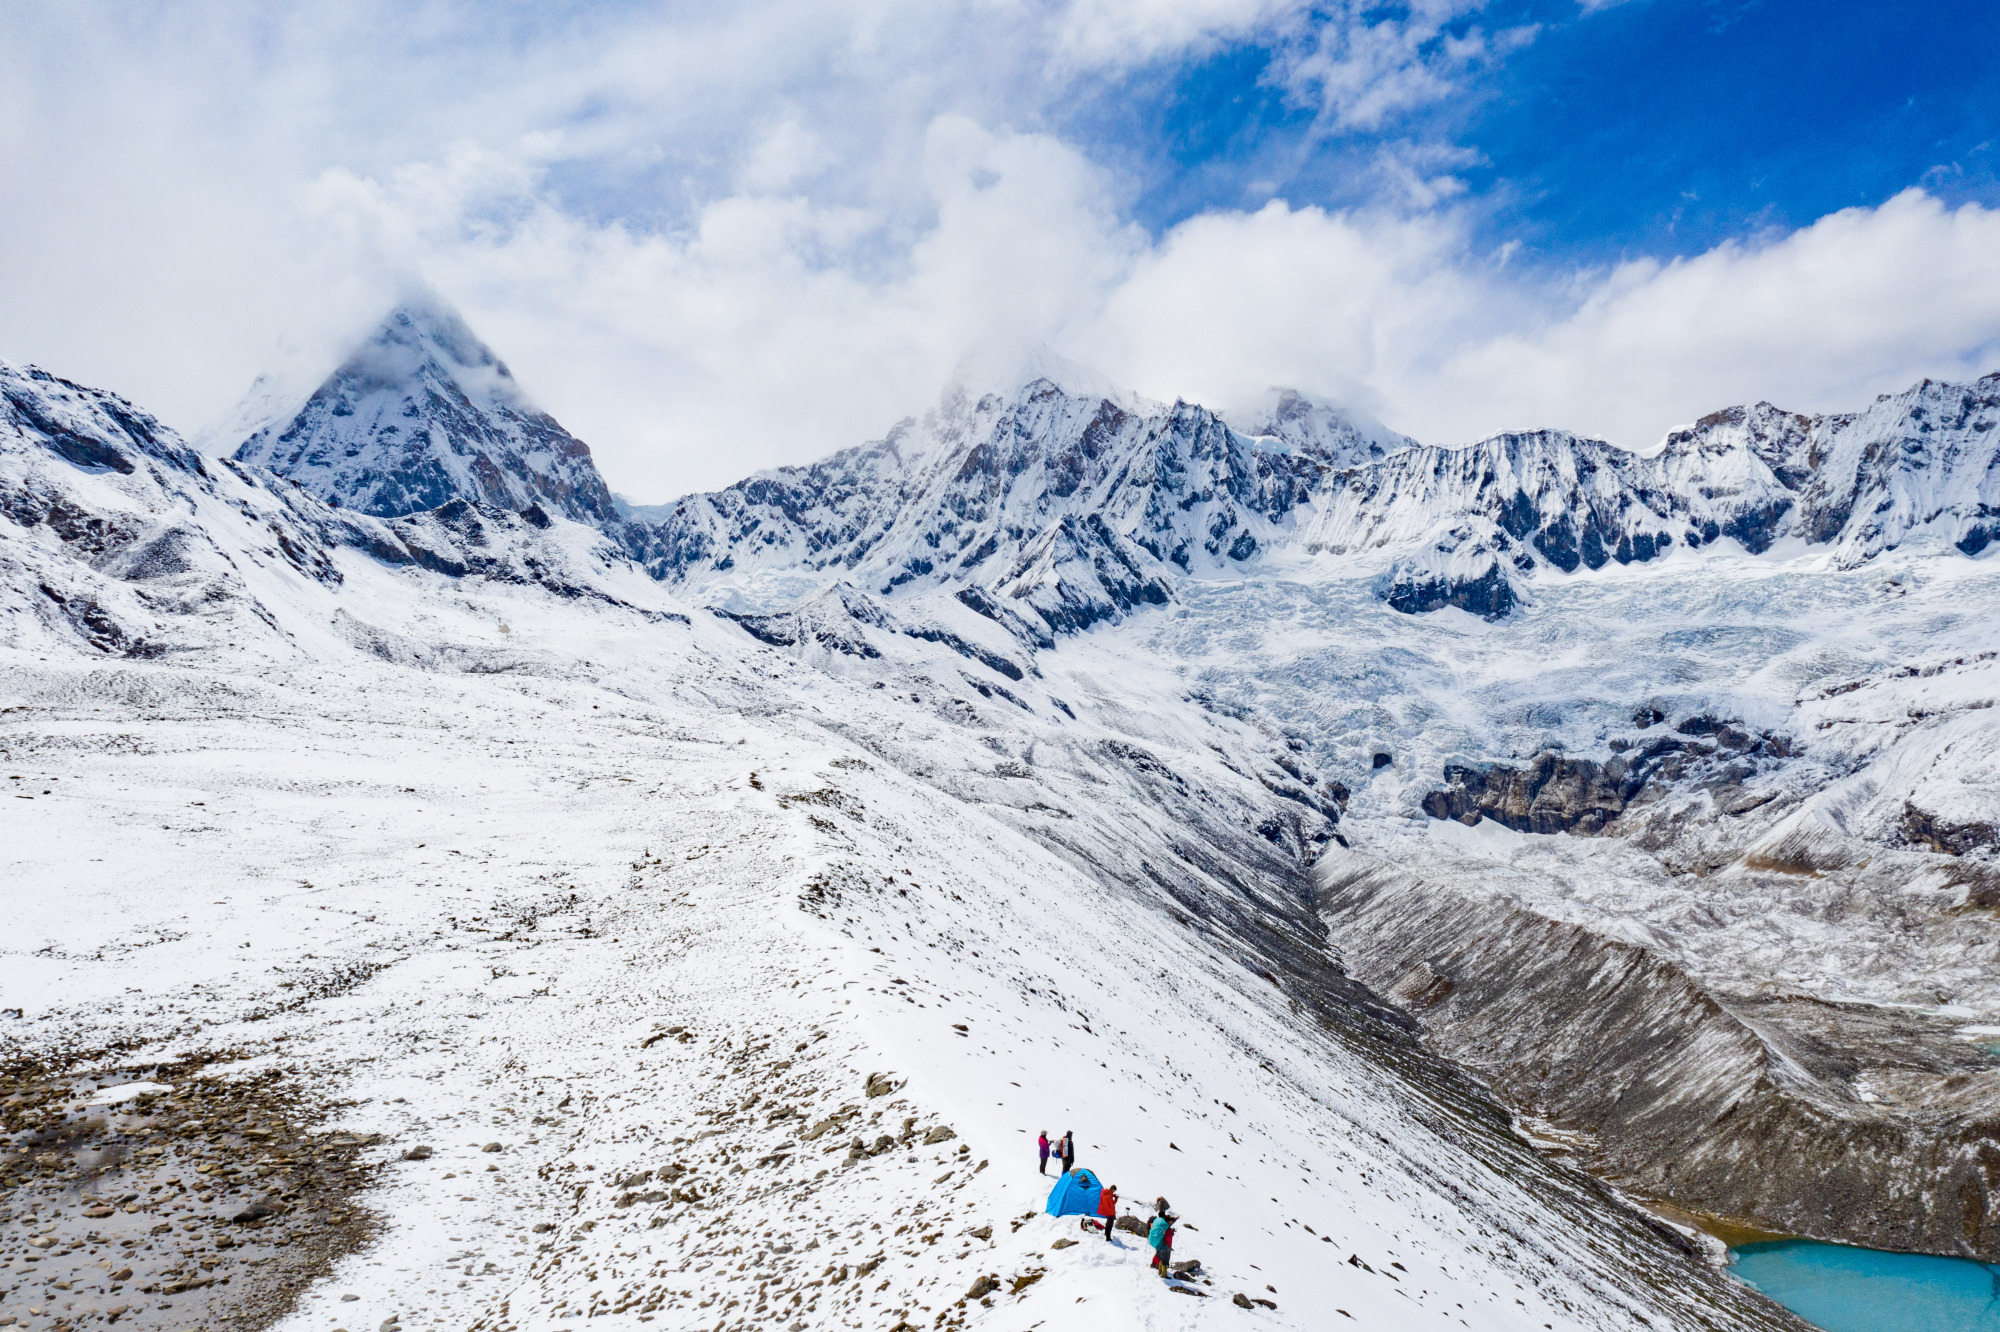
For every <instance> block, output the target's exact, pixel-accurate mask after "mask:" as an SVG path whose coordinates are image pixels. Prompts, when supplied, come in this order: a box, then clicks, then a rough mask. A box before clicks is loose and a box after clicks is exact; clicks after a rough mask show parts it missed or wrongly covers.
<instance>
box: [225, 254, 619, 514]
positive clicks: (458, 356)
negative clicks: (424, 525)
mask: <svg viewBox="0 0 2000 1332" xmlns="http://www.w3.org/2000/svg"><path fill="white" fill-rule="evenodd" d="M255 392H257V390H255V389H253V393H255ZM236 457H237V458H238V459H240V460H241V461H243V462H248V463H254V464H257V465H259V466H263V467H268V468H270V469H271V470H272V471H275V472H277V473H279V474H280V475H282V476H285V477H289V478H290V479H291V480H294V481H296V482H298V483H299V484H300V485H301V486H304V487H305V488H306V489H307V490H309V491H311V492H312V493H313V494H315V495H318V496H319V497H320V498H321V499H324V500H327V501H329V502H332V503H335V504H340V505H344V506H346V507H348V508H353V509H359V510H361V511H362V512H364V513H370V514H374V515H376V516H378V517H385V518H386V517H395V516H398V515H401V514H406V513H414V512H418V511H421V510H426V509H434V508H437V507H438V506H440V505H442V504H446V503H449V502H450V501H452V500H454V499H469V500H479V501H482V502H484V503H487V504H492V505H496V506H498V507H501V508H507V509H516V510H519V509H526V508H528V507H529V506H530V505H533V504H541V505H542V506H543V507H545V508H548V509H551V510H554V511H556V512H560V513H562V514H564V515H566V516H568V517H570V518H573V519H576V520H577V521H579V522H589V523H600V524H601V523H608V522H614V521H616V519H617V512H616V505H615V502H614V501H613V500H612V498H611V492H610V490H609V489H608V488H607V487H606V486H605V484H604V479H603V477H601V476H600V475H599V474H598V471H597V466H596V464H595V463H594V462H593V461H592V459H591V456H590V449H589V447H588V446H587V445H585V444H584V443H583V441H581V440H579V439H577V438H576V437H575V436H573V435H571V434H570V433H569V432H568V431H567V430H564V429H563V428H562V426H561V425H560V424H559V423H558V422H557V421H556V419H555V418H554V417H552V416H550V415H548V414H547V413H546V412H543V411H542V410H541V409H539V408H537V407H536V406H535V405H534V404H533V403H532V402H531V401H530V400H529V399H528V397H527V395H526V394H525V393H523V392H522V390H521V387H520V385H519V384H518V383H517V382H516V381H515V379H514V375H513V372H512V371H510V370H509V369H508V368H507V365H506V363H505V362H503V361H502V360H501V359H500V358H499V357H498V356H496V355H495V354H494V353H493V351H492V349H491V348H489V347H488V346H487V345H486V344H485V343H484V342H482V341H481V340H480V339H479V337H478V335H477V334H475V333H474V332H473V331H472V329H471V328H470V327H469V326H468V325H467V324H466V322H465V320H464V319H463V318H461V317H460V315H459V313H458V311H457V310H455V309H453V308H452V306H451V304H450V303H449V302H448V301H446V300H445V299H444V298H443V297H442V296H439V295H438V294H436V293H435V292H429V291H423V292H417V293H414V294H412V295H410V296H407V297H405V298H404V299H403V300H402V301H401V302H400V303H398V304H397V306H396V307H395V308H394V309H393V310H391V311H390V312H389V313H388V314H387V315H386V316H385V317H384V318H383V320H382V322H381V323H380V324H379V325H378V326H377V327H376V329H375V331H374V332H373V333H372V334H370V335H369V336H368V337H367V338H366V339H365V340H363V341H362V343H361V345H360V346H358V347H356V348H355V349H354V350H353V351H352V352H350V353H349V354H348V356H347V358H346V359H345V360H344V361H342V362H341V364H340V366H339V368H337V369H336V370H335V371H334V372H333V374H332V375H330V376H328V378H327V379H326V381H325V382H324V383H322V384H321V385H320V386H319V387H318V388H317V389H316V390H314V392H313V393H312V395H311V396H310V397H309V398H307V399H306V401H305V403H304V405H303V406H301V407H299V408H297V410H296V411H295V412H293V413H290V414H288V415H280V416H278V417H277V418H276V419H275V420H273V421H271V423H270V424H268V425H265V426H264V427H262V428H260V429H258V430H256V431H254V432H252V433H251V434H250V436H249V437H248V438H247V439H245V440H244V441H243V443H242V445H241V446H240V447H239V448H238V449H237V450H236Z"/></svg>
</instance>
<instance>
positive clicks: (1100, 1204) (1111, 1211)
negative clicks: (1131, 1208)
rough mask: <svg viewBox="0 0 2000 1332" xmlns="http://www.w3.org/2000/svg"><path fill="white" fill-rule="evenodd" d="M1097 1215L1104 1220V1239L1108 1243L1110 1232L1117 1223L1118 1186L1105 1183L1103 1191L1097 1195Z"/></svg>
mask: <svg viewBox="0 0 2000 1332" xmlns="http://www.w3.org/2000/svg"><path fill="white" fill-rule="evenodd" d="M1097 1215H1098V1217H1099V1219H1101V1220H1102V1221H1103V1222H1104V1239H1105V1242H1106V1243H1109V1242H1110V1240H1111V1232H1112V1231H1113V1230H1114V1229H1116V1228H1117V1224H1118V1186H1117V1185H1116V1184H1107V1185H1105V1186H1104V1190H1103V1192H1101V1193H1099V1194H1098V1195H1097Z"/></svg>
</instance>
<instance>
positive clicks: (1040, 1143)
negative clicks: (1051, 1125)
mask: <svg viewBox="0 0 2000 1332" xmlns="http://www.w3.org/2000/svg"><path fill="white" fill-rule="evenodd" d="M1035 1146H1037V1147H1038V1148H1040V1149H1041V1153H1042V1173H1043V1174H1044V1175H1046V1174H1048V1173H1049V1131H1048V1130H1047V1129H1043V1130H1042V1136H1041V1137H1039V1138H1037V1139H1035Z"/></svg>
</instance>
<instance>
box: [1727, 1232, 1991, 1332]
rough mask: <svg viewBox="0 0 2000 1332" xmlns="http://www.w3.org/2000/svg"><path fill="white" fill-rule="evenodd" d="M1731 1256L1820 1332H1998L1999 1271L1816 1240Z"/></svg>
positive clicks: (1748, 1247)
mask: <svg viewBox="0 0 2000 1332" xmlns="http://www.w3.org/2000/svg"><path fill="white" fill-rule="evenodd" d="M1732 1252H1734V1254H1735V1255H1736V1265H1735V1266H1734V1267H1732V1268H1731V1269H1730V1271H1732V1272H1734V1273H1735V1274H1736V1275H1737V1276H1739V1277H1741V1278H1742V1279H1743V1280H1745V1281H1747V1282H1749V1283H1750V1284H1751V1285H1753V1286H1755V1287H1756V1288H1757V1289H1758V1290H1761V1291H1763V1292H1764V1293H1765V1294H1766V1295H1769V1296H1770V1297H1771V1298H1772V1299H1774V1300H1776V1301H1777V1302H1778V1303H1780V1304H1782V1305H1784V1306H1785V1307H1786V1308H1787V1309H1790V1310H1791V1311H1792V1312H1793V1313H1795V1314H1797V1315H1799V1317H1801V1318H1803V1319H1805V1320H1806V1321H1807V1322H1809V1323H1812V1324H1813V1325H1815V1326H1817V1327H1821V1328H1824V1329H1826V1332H2000V1267H1990V1266H1987V1265H1986V1264H1984V1263H1976V1262H1973V1261H1972V1260H1970V1259H1967V1258H1934V1257H1931V1256H1930V1255H1928V1254H1919V1253H1884V1252H1882V1251H1881V1250H1879V1249H1857V1248H1853V1247H1850V1246H1848V1245H1845V1244H1821V1243H1819V1242H1818V1241H1816V1240H1773V1241H1771V1242H1770V1243H1766V1244H1745V1245H1743V1246H1742V1247H1741V1248H1738V1249H1735V1250H1733V1251H1732Z"/></svg>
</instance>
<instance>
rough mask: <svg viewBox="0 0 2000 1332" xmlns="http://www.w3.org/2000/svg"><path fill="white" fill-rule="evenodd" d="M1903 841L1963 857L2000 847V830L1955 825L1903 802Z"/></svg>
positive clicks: (1971, 824) (1980, 824) (1983, 824)
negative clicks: (1982, 849)
mask: <svg viewBox="0 0 2000 1332" xmlns="http://www.w3.org/2000/svg"><path fill="white" fill-rule="evenodd" d="M1903 837H1904V838H1905V840H1907V841H1909V842H1910V843H1911V844H1912V845H1915V846H1925V847H1929V848H1930V849H1931V850H1933V851H1942V852H1944V853H1945V854H1946V855H1952V856H1962V855H1964V854H1965V853H1966V852H1968V851H1977V850H1979V849H1980V848H1982V847H1989V846H2000V828H1996V827H1994V826H1993V825H1992V824H1991V823H1987V822H1984V821H1981V820H1968V821H1967V822H1964V823H1953V822H1951V821H1950V820H1948V819H1942V818H1939V817H1938V816H1937V815H1935V814H1932V813H1930V812H1929V811H1927V810H1922V809H1919V808H1917V806H1916V805H1914V804H1912V803H1910V802H1909V801H1907V800H1906V801H1904V802H1903Z"/></svg>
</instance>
